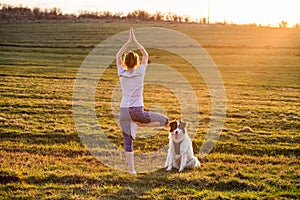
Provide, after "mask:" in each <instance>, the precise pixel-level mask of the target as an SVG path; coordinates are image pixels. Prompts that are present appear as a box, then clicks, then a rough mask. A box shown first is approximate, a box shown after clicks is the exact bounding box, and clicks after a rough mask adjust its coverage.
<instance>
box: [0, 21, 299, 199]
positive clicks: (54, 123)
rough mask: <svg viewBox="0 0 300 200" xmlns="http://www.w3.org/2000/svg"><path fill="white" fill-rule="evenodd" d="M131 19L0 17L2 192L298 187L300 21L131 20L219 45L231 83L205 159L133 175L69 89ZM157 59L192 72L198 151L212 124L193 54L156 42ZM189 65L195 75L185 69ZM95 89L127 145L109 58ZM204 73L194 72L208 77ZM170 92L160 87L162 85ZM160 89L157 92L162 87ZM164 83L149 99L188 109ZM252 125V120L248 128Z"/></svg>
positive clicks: (144, 146)
mask: <svg viewBox="0 0 300 200" xmlns="http://www.w3.org/2000/svg"><path fill="white" fill-rule="evenodd" d="M131 25H132V24H125V23H75V22H74V23H15V24H1V25H0V135H1V137H0V141H1V142H0V151H1V155H0V163H1V165H0V199H299V198H300V161H299V158H300V156H299V155H300V131H299V130H300V110H299V106H300V100H299V96H300V34H299V30H296V29H277V28H273V29H272V28H257V27H248V26H223V25H198V24H167V23H166V24H133V26H134V27H136V28H138V27H150V26H159V27H165V28H169V29H174V30H177V31H179V32H182V33H184V34H186V35H188V36H190V37H191V38H193V39H194V40H196V41H197V42H199V43H200V44H201V45H202V46H203V47H204V48H205V49H206V50H207V52H208V53H209V55H210V56H211V57H212V59H213V60H214V62H215V63H216V65H217V66H218V69H219V71H220V73H221V75H222V78H223V81H224V86H225V89H226V98H227V111H226V119H225V124H224V128H223V131H222V134H221V136H220V138H219V140H218V142H217V144H216V146H215V148H214V149H213V151H212V152H211V153H210V154H209V155H207V156H206V157H204V158H202V159H200V162H201V164H202V165H201V167H200V168H198V169H194V170H185V171H184V172H182V173H178V172H177V171H176V170H174V171H171V172H166V171H165V169H163V168H161V169H158V170H156V171H152V172H146V173H140V174H138V175H137V176H136V177H131V176H129V175H128V174H127V173H125V172H120V171H117V170H115V169H112V168H110V167H107V166H106V165H104V164H103V163H101V162H100V161H98V160H97V159H95V158H94V157H93V156H92V155H91V153H90V152H89V151H88V150H87V149H86V148H85V147H84V145H83V143H82V142H81V140H80V138H79V136H78V134H77V132H76V128H75V125H74V120H73V114H72V92H73V86H74V83H75V79H76V75H77V71H78V70H79V68H80V66H81V63H82V62H83V60H84V59H85V57H86V56H87V55H88V54H89V52H90V51H91V50H92V49H93V48H94V47H95V46H96V45H97V44H99V43H101V42H102V41H103V40H105V39H106V38H108V37H110V36H113V35H114V34H117V33H119V32H121V31H125V30H128V28H129V27H130V26H131ZM149 53H150V61H151V62H157V63H164V64H167V65H170V66H173V67H174V68H175V69H176V70H177V71H179V72H180V73H182V74H183V75H186V76H187V79H188V80H189V82H190V83H191V85H192V86H193V89H194V91H195V93H196V95H197V97H198V100H199V105H200V107H201V112H200V115H199V120H200V125H199V128H198V130H197V136H196V137H195V138H194V139H193V146H194V150H195V152H196V153H198V150H199V147H200V146H201V144H202V143H203V139H204V136H205V134H206V131H207V129H208V127H209V125H210V123H209V122H210V114H211V110H210V96H209V93H208V90H207V88H206V85H205V83H204V82H203V81H202V80H201V77H199V76H197V75H195V77H193V76H191V75H190V74H189V73H188V69H189V68H188V65H189V64H188V63H187V62H185V61H184V60H182V59H181V58H180V57H178V56H176V55H173V54H170V53H168V52H161V51H160V50H155V49H150V50H149ZM188 74H189V75H188ZM103 79H104V83H105V84H104V85H101V87H100V86H99V87H98V89H97V94H96V110H97V115H98V119H99V124H101V127H102V128H103V130H105V131H106V132H107V133H108V138H109V139H110V140H111V141H112V142H113V143H115V144H116V145H118V146H119V147H120V148H122V145H123V143H122V137H121V132H120V128H119V127H118V125H117V124H116V123H115V120H114V118H113V117H112V113H111V108H110V102H111V92H112V89H113V88H112V87H114V84H115V83H116V81H117V80H118V77H117V74H116V68H115V66H114V65H113V63H112V65H111V66H110V67H109V68H107V70H106V71H105V74H104V77H103ZM199 82H200V84H196V83H199ZM159 93H160V94H161V95H157V94H159ZM154 94H156V95H154ZM171 97H174V96H172V93H170V92H168V90H166V88H163V87H159V86H157V85H147V86H145V106H146V108H149V107H151V106H152V105H155V104H159V105H163V106H164V107H165V110H166V112H167V114H168V117H169V118H170V119H175V118H179V117H180V113H178V112H177V109H176V106H177V107H178V101H176V99H175V100H174V101H173V100H172V101H170V99H174V98H171ZM245 127H250V129H249V131H245ZM167 131H168V129H167V128H164V129H162V130H161V131H160V132H159V134H158V135H155V136H153V137H151V138H149V137H145V138H138V139H137V140H136V141H135V143H134V148H135V149H136V151H137V152H148V151H153V150H157V149H159V148H161V147H162V146H164V145H166V144H167V143H168V138H167V134H168V133H167Z"/></svg>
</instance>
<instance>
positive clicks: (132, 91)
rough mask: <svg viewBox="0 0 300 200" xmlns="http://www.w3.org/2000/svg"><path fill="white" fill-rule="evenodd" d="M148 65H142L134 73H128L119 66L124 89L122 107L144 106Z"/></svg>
mask: <svg viewBox="0 0 300 200" xmlns="http://www.w3.org/2000/svg"><path fill="white" fill-rule="evenodd" d="M146 67H147V66H146V65H141V66H139V67H138V68H136V69H135V70H134V71H132V72H128V71H126V70H125V69H124V68H123V67H122V66H118V75H119V77H120V83H121V88H122V100H121V105H120V107H122V108H128V107H139V106H144V101H143V88H144V76H145V72H146Z"/></svg>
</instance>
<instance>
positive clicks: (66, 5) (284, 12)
mask: <svg viewBox="0 0 300 200" xmlns="http://www.w3.org/2000/svg"><path fill="white" fill-rule="evenodd" d="M0 3H2V4H9V5H14V6H17V5H20V4H22V5H23V6H28V7H29V8H33V7H39V8H42V9H45V8H48V9H49V8H53V7H56V8H60V9H61V10H62V12H63V13H74V14H78V13H79V12H80V11H83V10H86V11H111V12H113V13H117V12H123V13H124V14H127V13H128V12H130V11H133V10H145V11H147V12H149V13H155V12H156V11H161V12H163V13H167V12H172V13H177V14H180V15H189V16H190V17H192V18H202V17H207V16H208V10H209V9H208V7H209V6H208V5H209V4H210V21H211V22H223V21H224V20H226V21H227V22H228V23H231V22H233V23H238V24H244V23H247V24H248V23H256V24H262V25H268V24H270V25H277V24H278V23H279V22H280V21H282V20H285V21H287V22H288V25H290V26H291V25H294V24H296V23H300V12H299V11H298V8H299V6H298V5H299V0H185V1H183V0H122V1H120V0H86V1H78V0H22V1H18V0H2V1H1V2H0Z"/></svg>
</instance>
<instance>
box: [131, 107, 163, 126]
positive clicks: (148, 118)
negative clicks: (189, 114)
mask: <svg viewBox="0 0 300 200" xmlns="http://www.w3.org/2000/svg"><path fill="white" fill-rule="evenodd" d="M129 114H130V117H131V119H132V120H133V121H135V122H137V124H138V125H139V126H165V125H167V124H168V123H169V120H168V118H167V117H166V116H164V115H162V114H158V113H154V112H147V111H144V109H143V107H131V108H129Z"/></svg>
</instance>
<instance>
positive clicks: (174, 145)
mask: <svg viewBox="0 0 300 200" xmlns="http://www.w3.org/2000/svg"><path fill="white" fill-rule="evenodd" d="M197 166H200V162H199V160H198V158H197V157H195V156H194V151H193V146H192V141H191V139H190V137H189V136H188V134H187V130H186V123H185V122H180V121H173V122H171V123H170V132H169V150H168V156H167V159H166V167H167V171H170V170H171V169H172V168H173V167H174V168H176V169H179V172H181V171H182V170H183V169H184V168H185V167H186V168H194V167H197Z"/></svg>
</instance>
